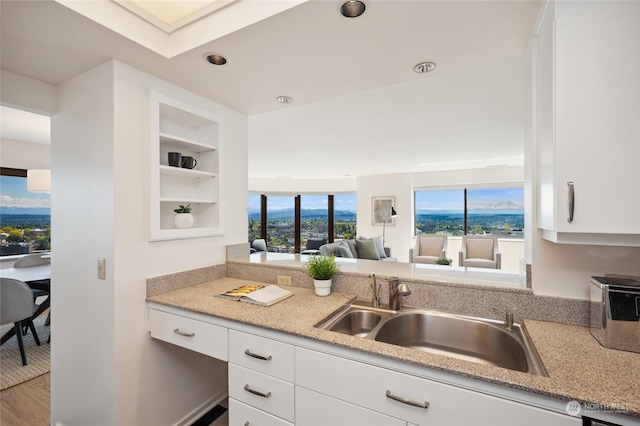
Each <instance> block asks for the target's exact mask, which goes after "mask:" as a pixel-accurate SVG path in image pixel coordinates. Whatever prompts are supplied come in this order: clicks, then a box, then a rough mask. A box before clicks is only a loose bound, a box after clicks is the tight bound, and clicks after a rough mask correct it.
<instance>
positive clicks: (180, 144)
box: [160, 132, 216, 153]
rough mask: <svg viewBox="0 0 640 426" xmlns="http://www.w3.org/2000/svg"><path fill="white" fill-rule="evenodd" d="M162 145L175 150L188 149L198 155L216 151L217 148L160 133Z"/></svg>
mask: <svg viewBox="0 0 640 426" xmlns="http://www.w3.org/2000/svg"><path fill="white" fill-rule="evenodd" d="M160 143H162V144H163V145H165V146H168V147H172V148H175V149H177V150H180V149H186V150H189V151H193V152H196V153H198V152H208V151H215V150H216V148H215V147H213V146H211V145H206V144H204V143H201V142H197V141H194V140H191V139H187V138H182V137H180V136H176V135H171V134H168V133H163V132H160Z"/></svg>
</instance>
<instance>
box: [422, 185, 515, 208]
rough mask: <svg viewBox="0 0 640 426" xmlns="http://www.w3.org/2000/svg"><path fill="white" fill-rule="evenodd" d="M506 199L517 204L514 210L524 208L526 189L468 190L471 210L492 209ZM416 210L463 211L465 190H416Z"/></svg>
mask: <svg viewBox="0 0 640 426" xmlns="http://www.w3.org/2000/svg"><path fill="white" fill-rule="evenodd" d="M505 201H508V202H511V203H513V204H515V205H516V207H514V209H513V210H523V209H524V189H523V188H501V189H478V190H473V189H469V190H468V191H467V202H468V204H469V206H468V207H469V210H491V209H492V206H494V205H496V204H498V203H500V202H505ZM416 210H418V211H423V212H426V211H433V210H435V211H460V212H462V211H463V210H464V190H462V189H452V190H441V191H416Z"/></svg>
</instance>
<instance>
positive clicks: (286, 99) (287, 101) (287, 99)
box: [276, 96, 293, 104]
mask: <svg viewBox="0 0 640 426" xmlns="http://www.w3.org/2000/svg"><path fill="white" fill-rule="evenodd" d="M276 101H278V102H280V103H281V104H290V103H291V102H293V98H292V97H291V96H278V97H277V98H276Z"/></svg>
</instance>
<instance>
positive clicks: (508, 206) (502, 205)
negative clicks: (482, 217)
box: [489, 200, 520, 210]
mask: <svg viewBox="0 0 640 426" xmlns="http://www.w3.org/2000/svg"><path fill="white" fill-rule="evenodd" d="M489 208H490V209H496V210H518V209H520V206H518V205H517V204H516V203H514V202H513V201H508V200H504V201H498V202H497V203H495V204H492V205H491V206H489Z"/></svg>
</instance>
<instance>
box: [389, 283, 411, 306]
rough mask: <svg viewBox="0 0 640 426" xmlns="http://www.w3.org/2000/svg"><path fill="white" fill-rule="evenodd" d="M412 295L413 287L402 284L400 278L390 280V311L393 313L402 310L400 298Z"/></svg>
mask: <svg viewBox="0 0 640 426" xmlns="http://www.w3.org/2000/svg"><path fill="white" fill-rule="evenodd" d="M410 294H411V287H409V286H408V285H407V284H400V279H399V278H392V279H390V280H389V309H391V310H392V311H399V310H400V296H408V295H410Z"/></svg>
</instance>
